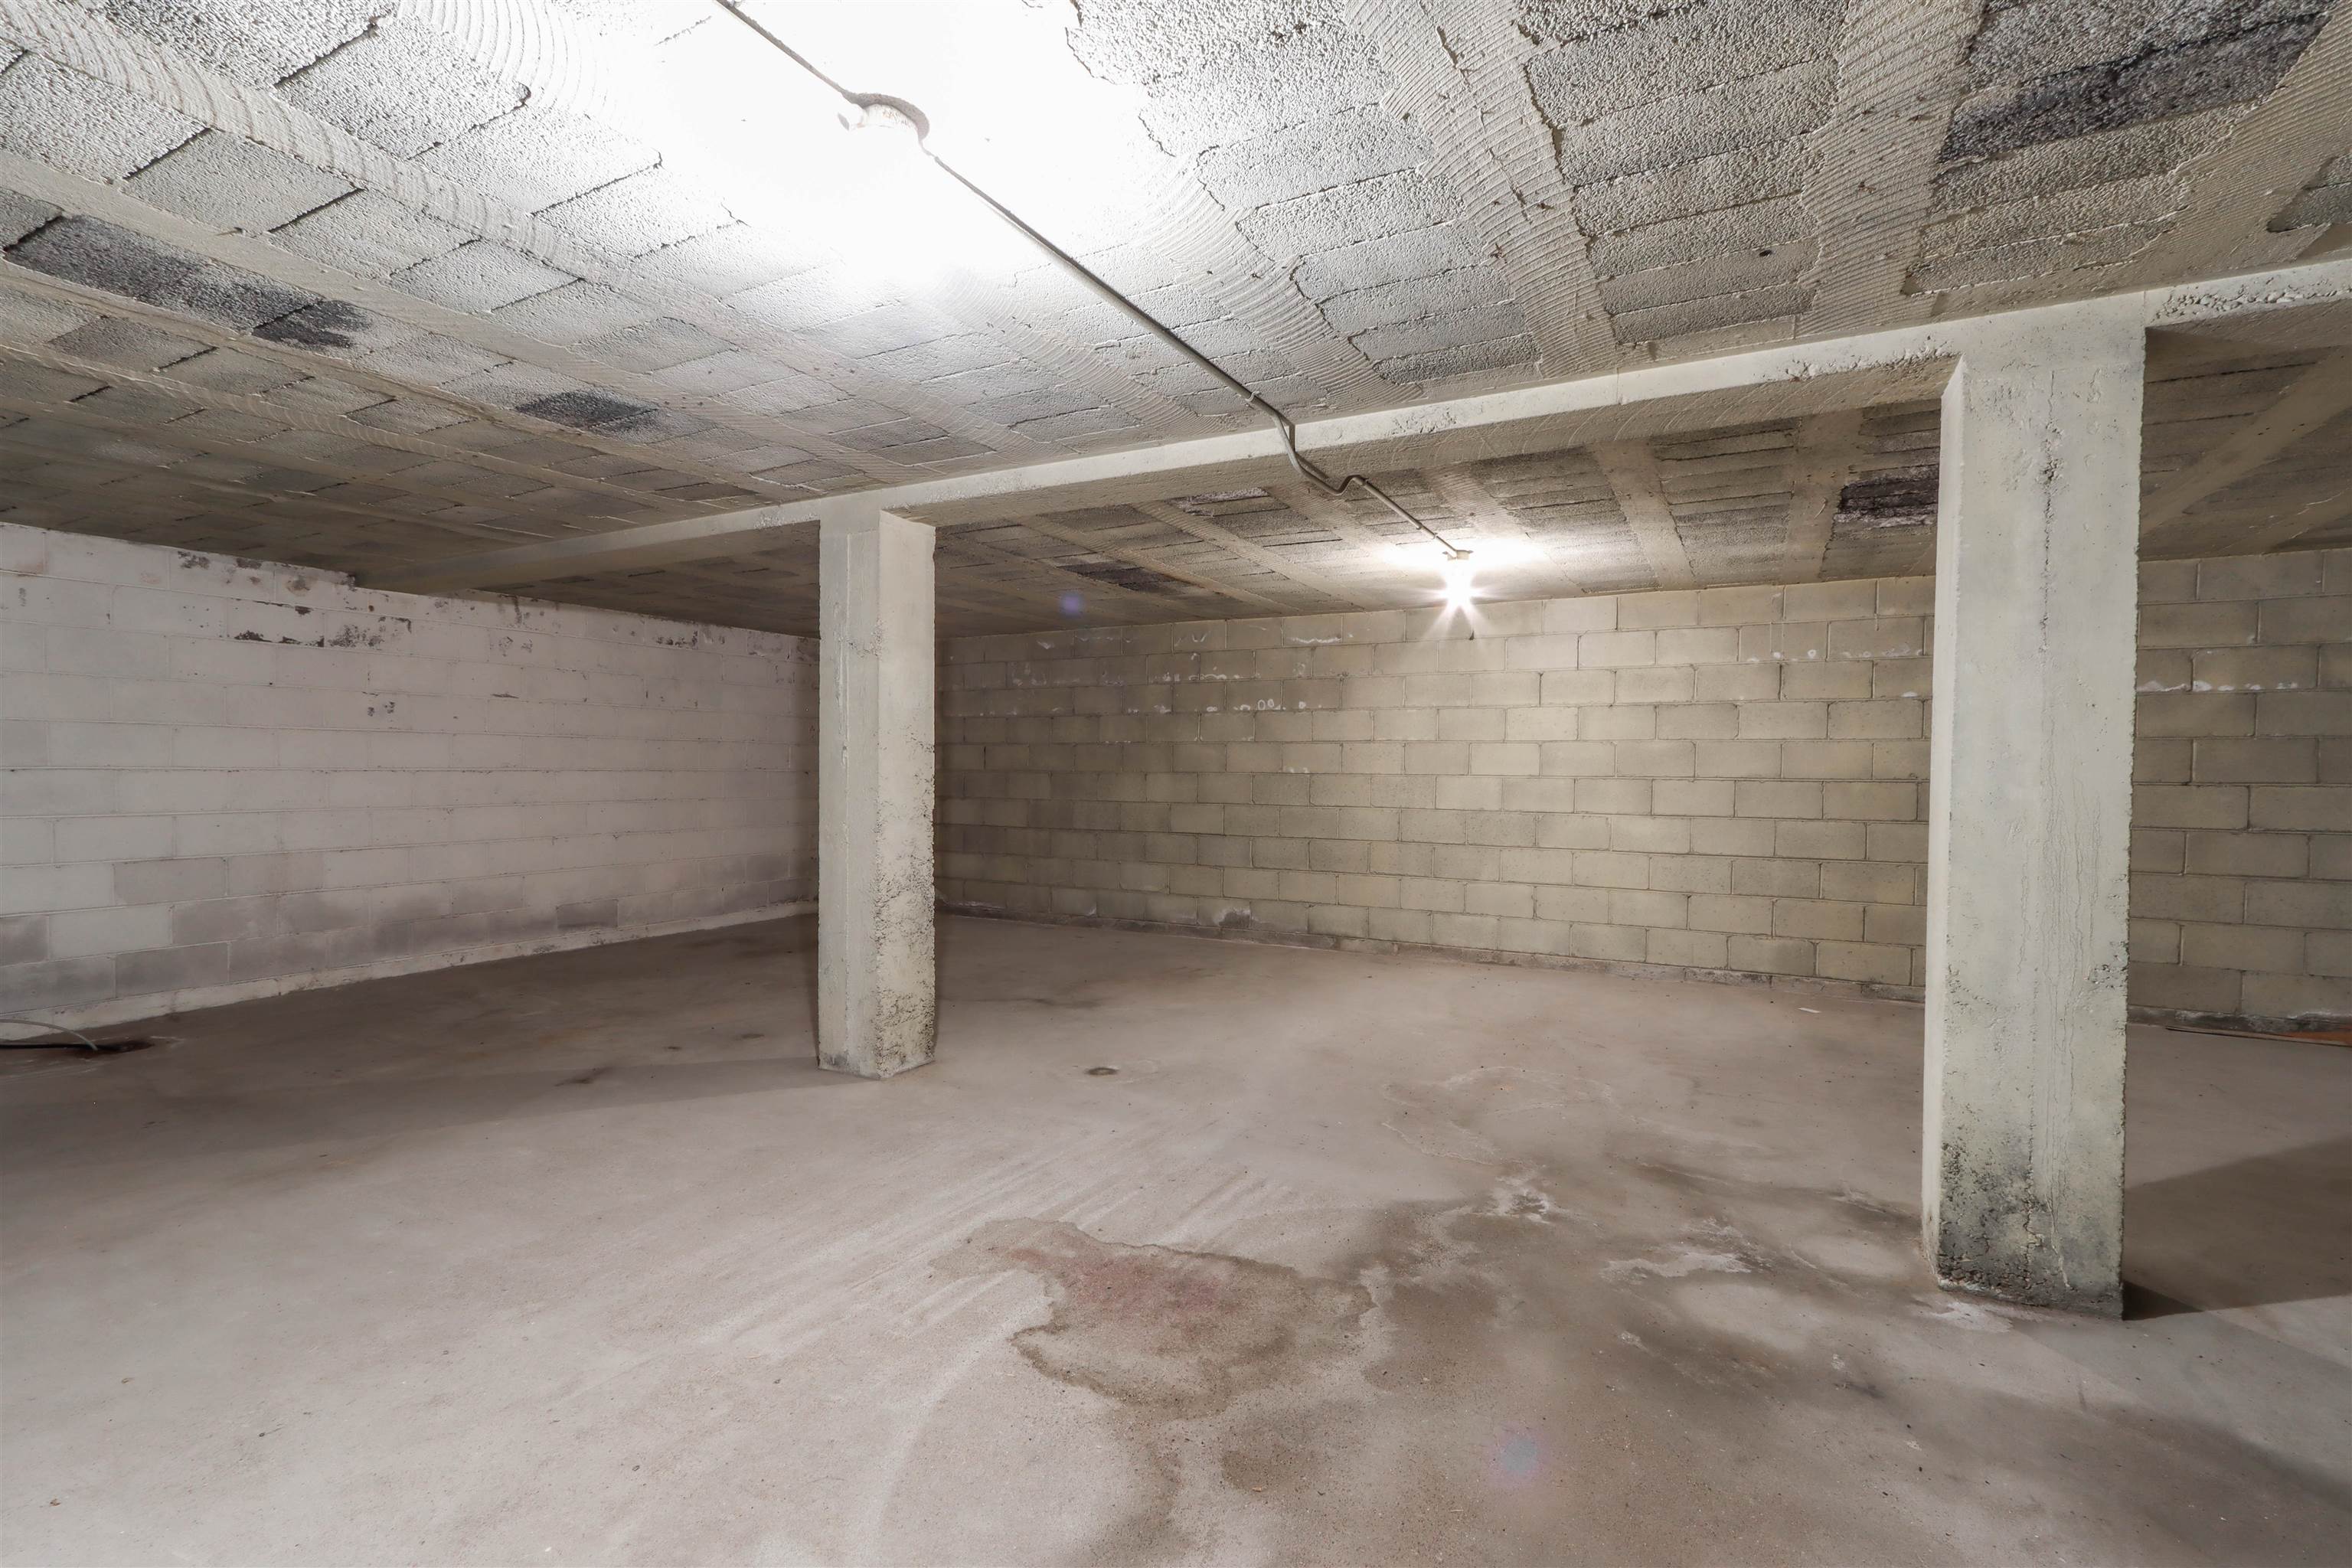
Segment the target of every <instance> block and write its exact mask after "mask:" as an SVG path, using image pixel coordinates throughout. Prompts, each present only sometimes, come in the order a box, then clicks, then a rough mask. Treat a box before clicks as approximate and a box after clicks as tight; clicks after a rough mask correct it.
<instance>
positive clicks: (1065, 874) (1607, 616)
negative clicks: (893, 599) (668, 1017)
mask: <svg viewBox="0 0 2352 1568" xmlns="http://www.w3.org/2000/svg"><path fill="white" fill-rule="evenodd" d="M1933 600H1934V595H1933V591H1932V584H1931V583H1930V582H1929V581H1928V580H1927V579H1925V578H1902V579H1890V580H1885V581H1879V582H1844V583H1827V584H1808V585H1800V586H1791V587H1786V588H1771V587H1765V588H1708V589H1699V590H1694V591H1686V592H1676V593H1657V594H1636V595H1619V596H1592V597H1586V598H1579V599H1563V600H1556V601H1551V602H1548V603H1528V604H1507V605H1483V606H1480V607H1478V609H1477V610H1476V612H1475V616H1473V617H1471V618H1468V619H1465V617H1464V616H1460V615H1448V614H1447V613H1445V612H1443V611H1438V610H1413V611H1385V612H1374V613H1366V614H1355V615H1338V616H1305V617H1292V618H1285V619H1266V620H1250V621H1231V622H1223V623H1198V624H1192V625H1186V626H1153V627H1139V628H1133V629H1116V630H1107V631H1100V632H1085V631H1078V632H1061V633H1052V634H1046V635H1041V636H1034V637H976V638H969V639H964V640H961V641H958V642H954V643H950V645H948V647H947V649H946V653H945V664H944V667H943V671H942V676H943V679H942V691H941V696H940V702H941V709H942V732H941V738H942V744H943V751H942V758H943V765H942V769H941V775H942V795H941V800H940V822H941V824H942V829H941V846H940V849H941V854H940V872H941V879H942V896H943V897H944V898H945V899H947V900H949V901H950V903H951V904H954V905H958V906H962V907H969V908H974V909H984V910H1000V911H1003V912H1008V913H1018V914H1027V915H1045V916H1063V917H1074V918H1094V919H1109V920H1118V921H1147V922H1153V923H1165V924H1170V925H1177V926H1194V927H1206V928H1211V929H1219V930H1226V931H1251V932H1259V933H1264V934H1271V935H1287V936H1293V937H1299V938H1307V939H1321V940H1328V941H1335V942H1370V943H1375V944H1385V943H1400V944H1412V945H1429V946H1436V947H1444V948H1454V949H1465V950H1470V951H1474V952H1480V953H1490V954H1500V955H1509V956H1514V957H1517V958H1520V959H1523V960H1527V961H1532V962H1542V961H1592V962H1600V963H1611V964H1622V965H1634V966H1643V967H1654V968H1660V969H1665V970H1671V971H1674V972H1677V973H1683V972H1689V971H1694V970H1696V971H1706V972H1736V973H1746V974H1756V975H1776V976H1783V977H1790V978H1798V979H1803V980H1807V981H1816V980H1821V981H1833V982H1843V983H1850V984H1857V985H1864V986H1871V987H1883V988H1885V989H1889V990H1892V991H1895V992H1897V993H1905V994H1907V993H1909V992H1910V991H1912V990H1913V988H1915V987H1916V986H1918V985H1920V984H1922V983H1923V975H1922V973H1921V969H1920V958H1919V949H1920V943H1921V942H1922V940H1923V935H1924V909H1923V906H1922V903H1921V900H1922V898H1923V896H1924V890H1925V889H1924V868H1923V863H1924V861H1925V859H1926V856H1927V829H1926V826H1925V824H1924V822H1923V821H1922V817H1923V815H1924V813H1925V811H1926V808H1927V791H1926V784H1925V781H1926V777H1927V721H1928V670H1927V656H1928V649H1929V647H1930V646H1931V633H1930V628H1929V625H1928V619H1927V615H1928V611H1929V608H1930V606H1931V605H1932V604H1933ZM1474 630H1475V636H1473V635H1472V633H1473V631H1474Z"/></svg>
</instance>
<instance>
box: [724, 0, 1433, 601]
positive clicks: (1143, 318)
mask: <svg viewBox="0 0 2352 1568" xmlns="http://www.w3.org/2000/svg"><path fill="white" fill-rule="evenodd" d="M715 3H716V4H717V5H719V8H720V9H721V10H723V11H725V12H726V13H727V14H728V15H729V16H732V17H734V18H735V19H736V20H737V21H739V22H740V23H742V24H743V25H744V26H746V27H749V28H751V31H752V32H754V33H756V34H758V35H759V36H760V37H761V39H762V40H764V41H765V42H766V43H767V44H768V45H769V46H770V47H772V48H774V49H775V50H776V51H777V52H778V53H780V54H782V56H783V57H784V58H787V59H789V60H791V61H792V62H793V64H794V65H796V66H798V67H800V68H801V69H802V70H803V71H806V72H807V73H808V74H809V75H810V76H811V77H813V78H814V79H816V80H817V81H819V82H822V83H823V84H824V86H825V87H826V88H827V89H830V90H831V91H832V92H833V93H834V94H835V96H836V97H838V98H839V99H840V100H842V101H843V103H845V105H847V106H848V110H850V112H847V113H845V114H843V115H842V117H841V123H842V125H843V127H844V128H845V129H846V130H849V131H852V132H856V134H857V136H858V137H859V139H861V140H862V139H864V138H865V137H866V136H877V137H886V138H888V139H889V142H890V143H891V144H892V145H893V146H894V147H895V149H896V156H897V157H898V158H902V159H904V160H906V161H912V160H913V159H915V158H918V157H919V158H921V159H924V160H928V161H929V163H930V164H931V165H932V166H933V167H934V168H936V169H938V170H939V171H940V173H941V174H945V175H946V176H947V177H948V178H949V179H950V180H952V181H953V182H955V184H958V185H961V187H963V189H964V190H965V191H967V192H969V193H970V194H971V195H972V196H974V197H976V198H977V199H978V200H979V201H980V202H981V203H982V205H985V206H986V207H987V208H988V209H989V210H990V211H991V212H992V213H994V214H995V215H996V216H998V217H1000V218H1002V219H1003V221H1004V222H1005V223H1006V224H1008V225H1010V226H1012V227H1013V229H1015V230H1017V231H1018V232H1019V233H1020V235H1021V236H1022V237H1024V239H1026V240H1028V241H1029V243H1030V244H1032V245H1034V246H1035V247H1037V248H1038V249H1039V250H1041V251H1043V252H1045V255H1046V256H1047V257H1048V258H1051V259H1052V260H1053V261H1054V262H1055V264H1056V265H1058V266H1059V267H1060V268H1062V269H1063V270H1064V271H1065V272H1066V273H1068V274H1069V275H1070V276H1071V277H1072V278H1074V279H1077V281H1078V282H1080V283H1082V284H1084V285H1085V286H1086V287H1087V289H1089V290H1091V291H1092V292H1093V293H1095V294H1096V295H1097V296H1098V297H1099V298H1100V299H1101V300H1103V301H1104V302H1105V303H1106V304H1109V305H1112V306H1115V307H1116V308H1118V310H1121V311H1123V312H1125V313H1126V315H1127V316H1128V317H1129V319H1130V320H1132V321H1134V322H1135V323H1136V324H1137V325H1138V326H1139V327H1141V328H1142V329H1143V330H1144V331H1147V332H1149V333H1150V334H1151V336H1152V337H1154V338H1156V339H1158V340H1159V341H1160V342H1161V343H1163V344H1165V345H1166V346H1167V347H1169V348H1171V349H1172V350H1174V351H1175V352H1176V353H1180V354H1181V355H1183V356H1184V357H1185V358H1186V359H1188V360H1190V361H1192V363H1194V364H1196V365H1199V366H1200V367H1201V368H1202V370H1204V371H1206V372H1208V373H1209V374H1211V375H1212V376H1214V377H1215V378H1216V380H1217V381H1218V383H1219V384H1222V385H1223V386H1224V387H1225V388H1226V389H1227V390H1229V391H1231V392H1233V393H1234V394H1235V395H1237V396H1239V397H1241V398H1242V399H1243V400H1244V402H1245V403H1247V404H1248V405H1249V406H1251V407H1253V408H1255V409H1256V410H1257V411H1258V412H1259V413H1261V414H1263V415H1265V416H1266V417H1267V418H1268V419H1270V420H1271V421H1273V423H1274V427H1275V429H1276V431H1278V432H1280V434H1281V437H1282V448H1283V452H1284V454H1285V456H1286V457H1287V458H1289V460H1290V466H1291V468H1294V469H1296V470H1297V473H1298V476H1299V477H1300V478H1301V479H1306V480H1307V481H1308V482H1310V483H1312V484H1313V485H1315V486H1316V487H1317V488H1318V489H1321V490H1324V491H1326V492H1327V493H1328V494H1331V495H1335V496H1339V495H1345V494H1346V493H1347V492H1348V491H1349V489H1360V490H1362V491H1363V492H1364V493H1365V494H1367V495H1369V496H1370V497H1372V498H1373V499H1374V500H1378V501H1379V502H1380V503H1381V505H1382V506H1385V507H1387V508H1388V509H1389V510H1391V511H1392V512H1394V513H1395V514H1396V515H1397V516H1398V517H1399V518H1401V519H1402V520H1403V521H1406V522H1409V523H1411V524H1412V526H1413V527H1415V528H1417V529H1419V530H1420V531H1422V532H1423V533H1425V534H1427V535H1428V536H1429V537H1430V538H1431V539H1433V540H1434V541H1436V542H1437V544H1438V547H1439V548H1440V549H1442V550H1444V552H1445V556H1444V559H1445V561H1446V563H1447V565H1446V568H1445V574H1446V584H1447V586H1446V595H1447V602H1448V603H1449V604H1450V603H1453V602H1454V580H1455V568H1456V567H1457V566H1459V567H1460V568H1461V574H1460V575H1461V582H1462V584H1464V587H1463V592H1464V594H1465V600H1464V602H1465V603H1466V602H1467V599H1466V595H1467V593H1468V583H1469V568H1468V563H1469V560H1470V552H1469V551H1468V550H1466V549H1464V548H1462V547H1460V546H1458V545H1456V544H1454V542H1453V541H1451V540H1449V539H1447V538H1446V537H1445V536H1444V534H1442V533H1440V532H1438V531H1437V530H1435V529H1433V528H1432V527H1430V525H1429V524H1427V523H1425V522H1423V521H1422V520H1421V519H1420V518H1418V517H1415V516H1414V515H1413V514H1412V512H1410V511H1408V510H1405V508H1403V507H1402V506H1401V505H1399V504H1398V503H1397V500H1396V498H1395V497H1393V496H1391V495H1390V494H1389V493H1388V491H1386V490H1384V489H1381V487H1380V486H1379V485H1377V484H1375V483H1373V482H1372V481H1371V480H1370V479H1367V478H1365V477H1364V476H1363V475H1361V474H1342V475H1340V476H1339V478H1337V479H1334V478H1333V477H1332V476H1331V475H1329V474H1328V473H1326V472H1325V471H1324V470H1323V468H1321V467H1319V466H1318V464H1316V463H1314V462H1313V461H1311V460H1309V459H1308V458H1307V456H1306V455H1305V454H1304V453H1302V452H1300V451H1299V449H1298V431H1297V427H1296V426H1294V425H1293V424H1292V423H1291V419H1290V416H1288V415H1286V414H1285V413H1284V412H1283V411H1282V410H1281V409H1279V408H1276V406H1275V405H1273V404H1271V403H1268V402H1267V401H1266V400H1265V398H1263V397H1261V396H1259V395H1257V394H1256V393H1255V392H1254V391H1252V390H1251V389H1250V388H1249V387H1248V386H1247V385H1246V384H1244V383H1243V382H1241V381H1240V380H1238V379H1237V378H1235V377H1234V376H1233V375H1232V374H1228V373H1227V371H1226V370H1225V368H1224V366H1223V365H1221V364H1219V363H1217V362H1216V361H1214V360H1213V359H1211V358H1210V357H1209V356H1208V355H1206V354H1204V353H1202V352H1201V351H1200V350H1198V349H1196V348H1194V347H1193V346H1192V344H1190V343H1188V342H1185V341H1184V340H1183V339H1182V338H1181V337H1178V336H1177V335H1176V334H1175V332H1173V331H1171V330H1170V329H1169V328H1167V327H1166V326H1163V325H1162V324H1161V323H1160V321H1159V320H1158V319H1157V318H1155V317H1153V316H1152V315H1151V314H1150V312H1149V311H1147V310H1144V309H1143V307H1142V306H1140V305H1138V304H1137V303H1136V302H1135V301H1134V300H1130V299H1129V298H1128V297H1127V296H1126V295H1124V294H1122V293H1120V292H1119V291H1118V289H1114V288H1112V287H1111V286H1110V285H1109V284H1108V283H1107V282H1105V281H1104V280H1103V279H1101V278H1100V277H1099V276H1097V274H1096V273H1095V271H1094V270H1093V269H1092V268H1089V267H1087V265H1086V263H1084V262H1082V261H1080V260H1079V259H1078V258H1076V257H1075V256H1072V255H1071V254H1070V253H1069V252H1068V251H1066V250H1064V249H1063V248H1062V247H1060V246H1058V245H1056V244H1055V243H1054V242H1053V241H1052V240H1050V239H1048V238H1046V237H1045V236H1044V235H1042V234H1040V233H1038V232H1037V230H1035V229H1034V228H1032V227H1031V226H1029V225H1028V224H1027V223H1026V222H1025V221H1024V220H1023V219H1022V217H1021V216H1020V215H1019V214H1017V213H1015V212H1013V210H1012V209H1011V208H1010V207H1007V206H1006V205H1003V203H1002V202H999V201H998V200H997V199H996V198H995V197H993V196H992V195H989V194H988V193H987V192H986V191H984V190H982V188H981V187H980V186H979V185H977V184H973V183H972V182H971V180H969V179H967V178H966V177H965V176H964V175H963V174H961V172H960V171H958V170H957V168H956V167H955V165H953V164H952V163H949V162H948V161H947V160H946V159H944V158H942V157H940V155H939V153H937V152H935V151H933V150H932V148H931V147H930V146H929V143H928V142H926V140H925V138H926V137H928V136H929V134H930V124H929V121H927V120H925V119H924V117H923V113H922V111H921V110H919V109H917V108H916V107H915V106H914V105H913V104H911V103H908V102H907V101H906V100H903V99H898V98H892V97H890V96H888V95H887V94H883V93H870V92H853V91H851V90H850V89H848V88H846V87H845V86H843V85H842V84H841V83H840V82H838V81H835V79H833V78H832V77H830V76H828V75H826V74H825V72H824V70H823V69H821V68H819V67H818V66H817V65H816V64H815V62H814V61H813V60H811V59H810V58H808V57H807V56H805V55H803V54H802V53H801V52H800V51H799V50H798V49H795V48H793V47H792V46H791V45H790V44H787V43H786V42H784V40H783V39H782V38H780V37H777V36H776V35H775V34H774V33H772V32H770V31H769V30H768V28H767V27H766V26H762V25H761V23H760V22H759V21H758V20H757V19H755V18H754V17H752V16H751V15H750V14H749V13H747V12H746V11H745V10H744V9H743V6H742V5H741V0H715Z"/></svg>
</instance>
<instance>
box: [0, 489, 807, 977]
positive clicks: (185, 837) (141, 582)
mask: <svg viewBox="0 0 2352 1568" xmlns="http://www.w3.org/2000/svg"><path fill="white" fill-rule="evenodd" d="M815 672H816V644H815V643H814V641H813V640H809V639H803V638H797V637H782V636H777V635H774V634H772V633H765V632H753V631H744V630H740V629H734V628H721V627H712V626H691V625H686V624H681V623H678V622H673V621H660V620H653V619H648V618H646V617H644V616H629V615H616V614H613V613H609V612H606V611H601V610H590V609H579V608H573V607H570V606H559V605H544V604H537V603H531V602H528V601H513V600H506V601H499V602H481V601H471V600H455V599H430V598H420V597H416V596H413V595H400V594H385V593H377V592H373V591H369V590H364V589H360V588H356V587H354V586H352V584H351V583H350V582H349V581H348V580H347V579H344V578H342V577H340V576H337V575H335V574H325V573H318V572H309V571H299V570H295V569H291V568H288V567H282V566H273V565H267V564H257V563H239V562H234V561H230V560H227V559H226V558H222V557H217V556H207V555H196V554H191V553H187V552H181V551H176V550H167V549H158V548H155V547H152V546H149V545H141V544H131V543H125V542H118V541H112V540H104V539H94V538H88V537H84V536H81V535H76V534H65V533H55V532H48V531H41V530H37V529H30V528H23V527H16V526H0V770H5V774H0V1014H25V1013H35V1014H38V1015H41V1016H45V1017H48V1018H52V1019H56V1020H58V1021H63V1022H68V1023H79V1024H87V1023H89V1022H92V1021H99V1022H104V1021H110V1020H114V1019H119V1018H130V1017H141V1016H151V1015H153V1014H157V1013H161V1012H164V1011H169V1010H172V1009H174V1008H185V1007H191V1006H200V1005H213V1004H215V1003H219V1002H224V1001H231V1000H236V999H239V998H243V997H249V996H257V995H268V994H274V993H277V992H279V991H284V990H289V989H295V988H299V987H301V986H306V985H312V984H331V983H336V982H341V981H345V980H353V979H361V978H365V977H368V976H372V975H380V974H388V973H405V972H408V971H412V970H419V969H428V968H436V967H439V966H442V965H446V964H454V963H472V962H478V961H480V960H483V959H488V958H497V957H505V956H509V955H511V954H515V953H520V952H539V951H544V950H546V949H549V948H552V947H559V946H578V945H584V944H587V943H591V942H600V941H606V940H612V939H615V938H620V937H627V936H643V935H649V934H653V933H656V932H659V931H675V930H682V929H690V928H693V927H696V926H701V925H711V924H719V923H724V922H727V921H733V920H739V919H750V918H761V917H765V916H771V915H774V914H778V913H782V912H788V911H791V910H796V909H802V908H806V907H808V906H809V900H813V898H814V887H815V855H816V812H815V786H814V756H815V709H814V691H815Z"/></svg>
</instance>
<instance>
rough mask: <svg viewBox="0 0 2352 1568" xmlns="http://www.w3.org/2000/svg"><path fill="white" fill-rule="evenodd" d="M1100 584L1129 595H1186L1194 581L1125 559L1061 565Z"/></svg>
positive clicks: (1066, 569)
mask: <svg viewBox="0 0 2352 1568" xmlns="http://www.w3.org/2000/svg"><path fill="white" fill-rule="evenodd" d="M1062 570H1063V571H1065V572H1075V573H1076V574H1078V575H1079V576H1081V577H1085V578H1087V579H1089V580H1090V581H1093V582H1097V583H1108V584H1110V585H1111V586H1112V587H1114V588H1125V589H1126V590H1127V591H1128V592H1129V593H1130V594H1163V595H1171V596H1172V595H1181V594H1183V593H1184V592H1185V591H1186V590H1187V589H1188V588H1190V587H1191V584H1188V583H1185V582H1183V581H1181V579H1179V578H1175V577H1171V576H1169V575H1168V574H1166V573H1164V572H1154V571H1153V570H1151V568H1150V567H1149V566H1130V565H1129V564H1128V563H1126V562H1124V561H1079V562H1073V563H1069V564H1067V565H1066V566H1064V567H1063V568H1062Z"/></svg>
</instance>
